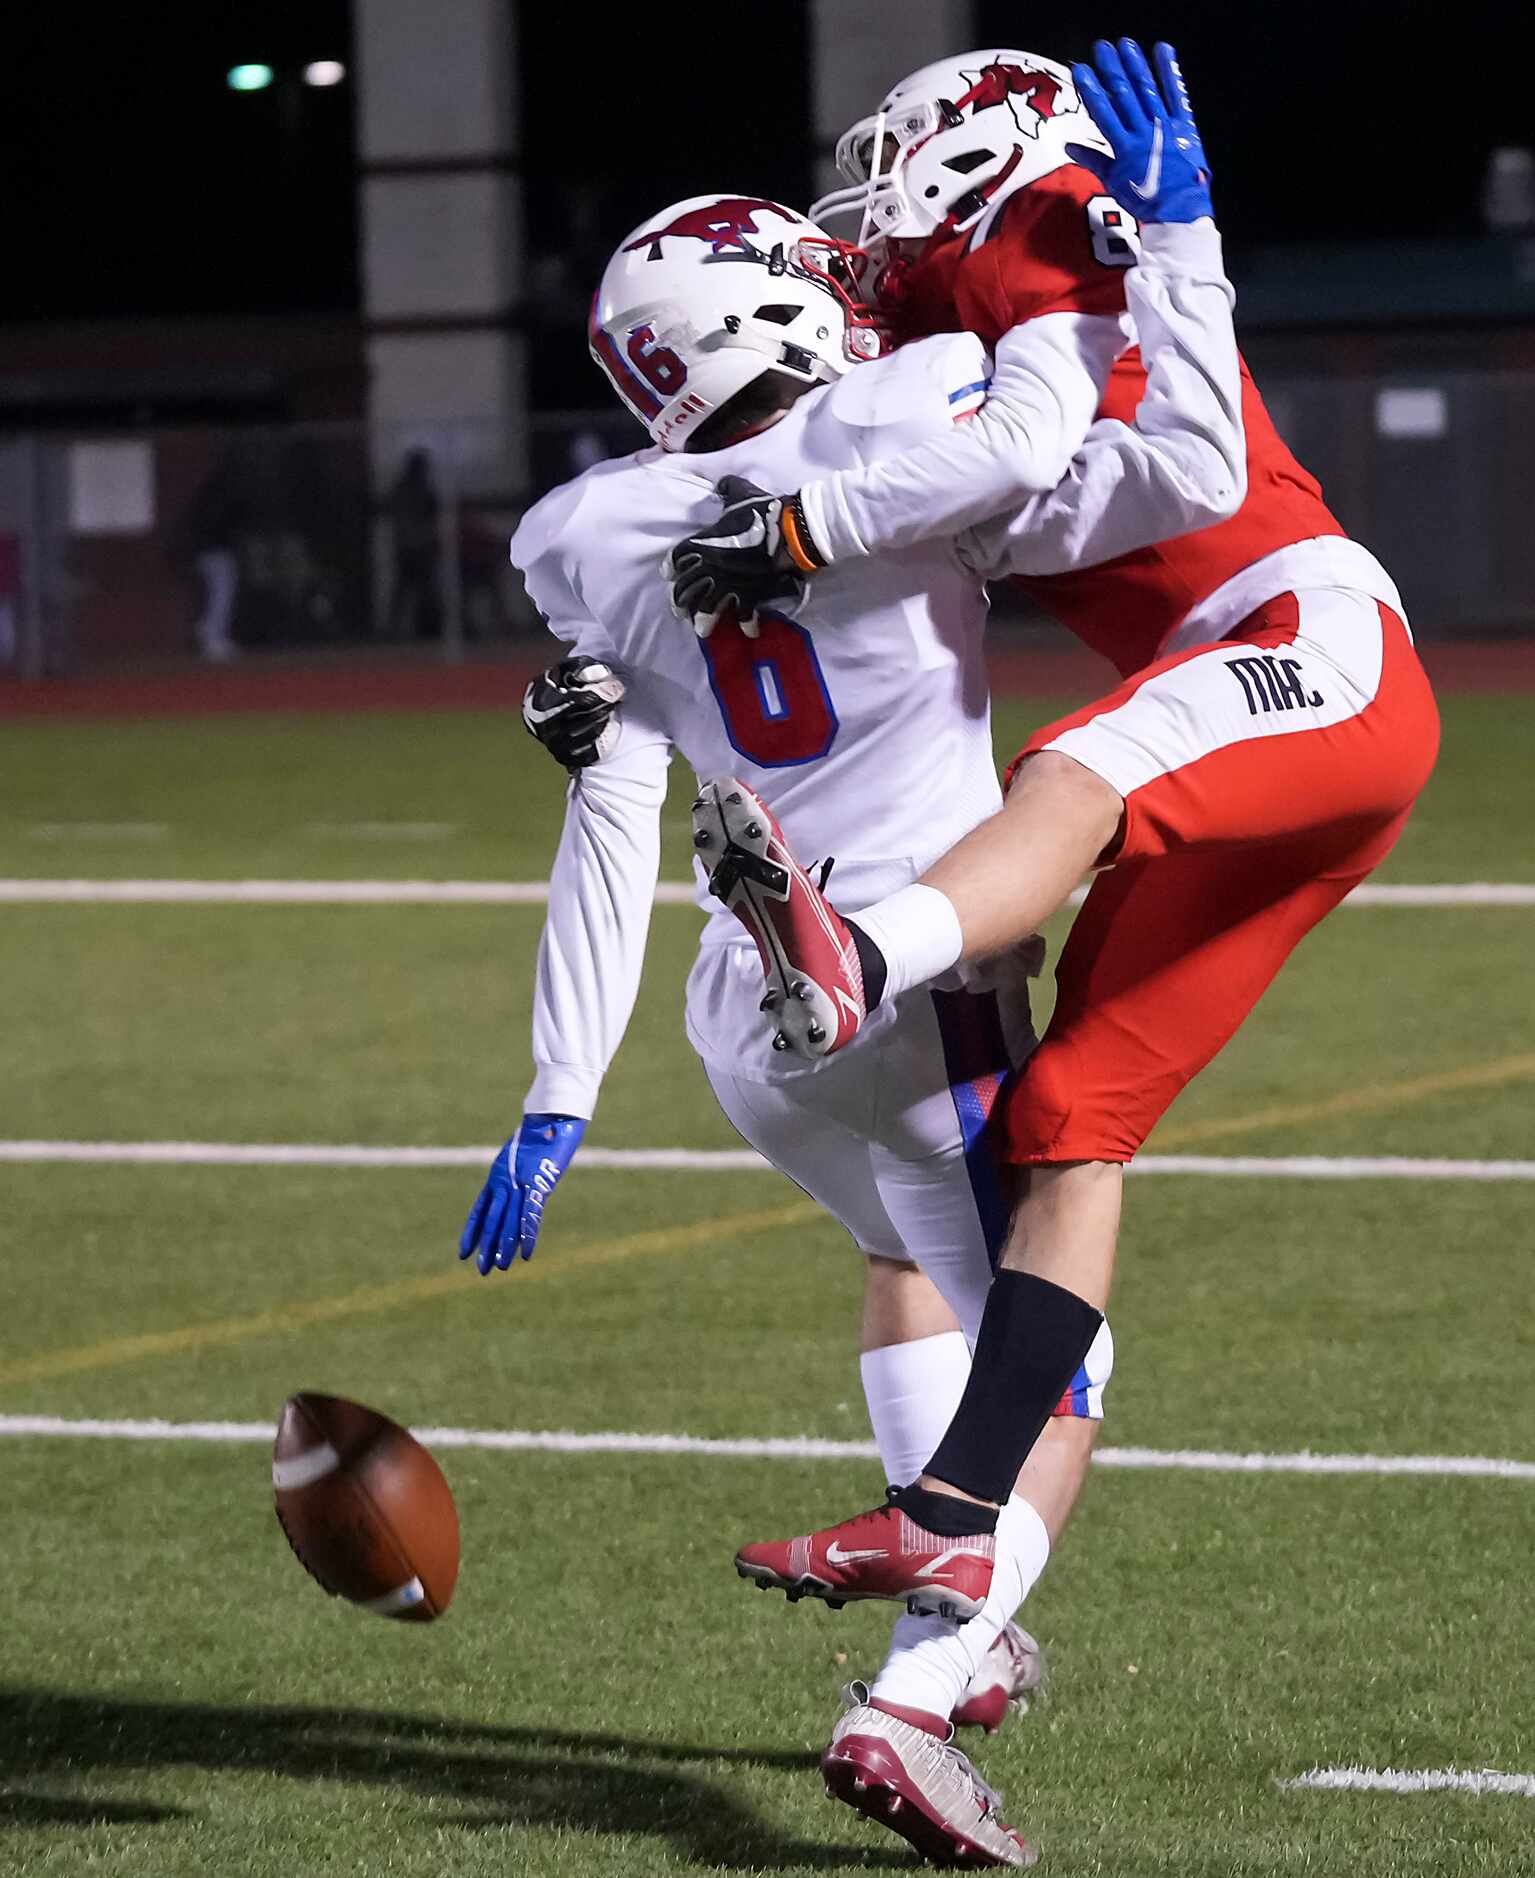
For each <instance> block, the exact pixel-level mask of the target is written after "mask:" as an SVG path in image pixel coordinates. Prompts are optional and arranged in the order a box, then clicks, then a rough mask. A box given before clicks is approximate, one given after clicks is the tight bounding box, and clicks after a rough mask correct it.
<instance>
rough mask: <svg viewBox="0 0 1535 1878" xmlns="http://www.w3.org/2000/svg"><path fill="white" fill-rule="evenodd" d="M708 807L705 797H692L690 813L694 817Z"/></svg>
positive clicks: (707, 800) (707, 799)
mask: <svg viewBox="0 0 1535 1878" xmlns="http://www.w3.org/2000/svg"><path fill="white" fill-rule="evenodd" d="M708 806H709V798H708V797H707V796H694V798H693V808H692V813H693V814H694V815H698V814H700V813H701V812H702V811H703V810H704V809H706V808H708Z"/></svg>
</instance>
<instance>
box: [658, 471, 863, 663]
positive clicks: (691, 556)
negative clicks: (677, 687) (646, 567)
mask: <svg viewBox="0 0 1535 1878" xmlns="http://www.w3.org/2000/svg"><path fill="white" fill-rule="evenodd" d="M719 497H720V500H721V501H722V502H723V503H724V504H725V513H724V514H723V515H722V516H721V517H720V519H719V520H718V521H717V522H716V523H715V524H714V525H713V527H711V528H710V529H708V530H707V531H706V532H704V533H701V534H697V535H689V537H688V538H687V540H686V541H679V542H678V543H677V545H676V547H674V548H673V549H672V551H671V553H670V554H668V555H667V557H666V559H665V560H664V561H663V562H662V563H661V574H662V577H663V578H664V579H665V580H666V581H668V582H669V583H670V585H671V590H672V611H673V612H674V613H675V614H676V615H677V617H678V618H679V619H685V620H691V621H692V624H693V630H694V631H695V632H696V633H697V634H698V636H699V638H700V639H707V638H708V637H709V634H710V633H712V632H713V631H714V629H715V627H716V626H717V625H718V624H719V623H720V621H721V620H722V619H724V618H725V617H727V616H728V615H733V616H734V617H735V618H736V619H737V620H738V621H739V622H740V626H741V630H742V631H743V632H744V633H745V634H746V636H747V637H748V638H749V639H755V638H756V637H757V634H758V631H759V625H758V620H757V612H758V609H759V608H760V607H764V606H766V605H767V604H768V602H769V601H772V600H777V601H779V602H780V603H782V604H785V605H788V606H793V605H794V604H795V603H796V602H797V601H798V600H799V599H800V598H801V597H802V596H803V594H804V591H805V581H806V579H807V578H808V577H809V576H810V575H811V574H813V573H815V572H816V570H817V569H818V568H822V567H824V566H825V565H826V557H825V556H824V555H823V554H822V553H821V552H820V550H819V549H818V548H817V547H816V545H815V543H814V541H813V540H812V538H811V534H810V529H809V527H808V525H807V524H806V521H805V517H804V514H803V511H802V510H801V509H800V505H799V497H798V496H771V495H769V494H768V492H767V490H765V489H759V488H758V487H757V486H756V484H755V483H749V482H747V480H746V479H745V477H744V476H727V477H725V478H724V480H723V481H722V482H721V483H720V485H719Z"/></svg>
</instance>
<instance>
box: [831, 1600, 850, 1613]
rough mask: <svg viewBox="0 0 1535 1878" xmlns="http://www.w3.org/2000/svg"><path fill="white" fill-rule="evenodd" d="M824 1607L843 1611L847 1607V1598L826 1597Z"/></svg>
mask: <svg viewBox="0 0 1535 1878" xmlns="http://www.w3.org/2000/svg"><path fill="white" fill-rule="evenodd" d="M826 1608H827V1610H829V1611H845V1610H846V1609H847V1599H846V1598H827V1599H826Z"/></svg>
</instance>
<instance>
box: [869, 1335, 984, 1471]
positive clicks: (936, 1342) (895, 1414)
mask: <svg viewBox="0 0 1535 1878" xmlns="http://www.w3.org/2000/svg"><path fill="white" fill-rule="evenodd" d="M858 1367H859V1369H860V1370H861V1371H862V1372H863V1396H864V1400H865V1402H867V1403H868V1405H869V1422H870V1425H871V1426H872V1427H873V1429H874V1445H875V1446H876V1447H877V1448H878V1449H879V1458H880V1460H881V1462H882V1463H883V1465H884V1469H885V1478H886V1480H888V1481H889V1482H890V1484H891V1486H893V1487H909V1486H910V1485H911V1483H912V1482H913V1481H914V1480H915V1479H916V1477H917V1476H918V1474H920V1473H921V1472H922V1470H923V1468H924V1467H926V1466H927V1464H928V1461H929V1460H930V1459H931V1458H932V1454H933V1450H934V1449H935V1448H936V1447H937V1446H938V1443H939V1442H940V1441H942V1439H943V1437H944V1433H945V1431H946V1430H947V1428H948V1426H949V1422H950V1421H951V1420H952V1418H953V1415H954V1411H955V1409H957V1408H958V1407H959V1398H960V1397H961V1396H962V1395H963V1394H964V1393H965V1384H966V1383H967V1382H968V1381H969V1380H970V1347H969V1345H968V1344H967V1343H966V1342H965V1339H964V1336H963V1334H962V1332H960V1331H958V1330H941V1331H939V1333H938V1334H937V1336H934V1337H918V1338H917V1340H916V1341H915V1342H914V1343H887V1344H885V1345H884V1347H883V1348H882V1349H878V1350H865V1351H864V1353H863V1355H862V1356H861V1357H859V1359H858Z"/></svg>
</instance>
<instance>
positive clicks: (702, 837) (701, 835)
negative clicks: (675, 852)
mask: <svg viewBox="0 0 1535 1878" xmlns="http://www.w3.org/2000/svg"><path fill="white" fill-rule="evenodd" d="M711 840H713V836H712V835H711V834H710V833H709V831H708V829H707V828H700V829H699V830H698V831H697V833H696V834H695V835H694V836H693V846H694V847H695V848H707V847H708V845H709V843H710V841H711Z"/></svg>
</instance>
